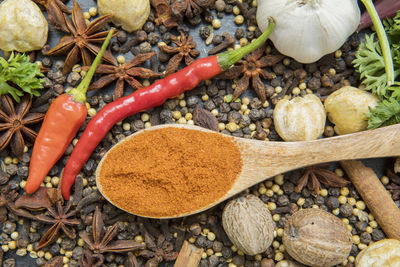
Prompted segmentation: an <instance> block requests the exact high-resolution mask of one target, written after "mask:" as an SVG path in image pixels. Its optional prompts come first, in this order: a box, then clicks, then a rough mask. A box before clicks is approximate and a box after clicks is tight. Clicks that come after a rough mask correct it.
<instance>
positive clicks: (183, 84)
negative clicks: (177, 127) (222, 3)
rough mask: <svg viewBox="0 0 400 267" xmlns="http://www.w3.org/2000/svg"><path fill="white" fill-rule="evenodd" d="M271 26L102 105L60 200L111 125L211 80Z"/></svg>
mask: <svg viewBox="0 0 400 267" xmlns="http://www.w3.org/2000/svg"><path fill="white" fill-rule="evenodd" d="M274 27H275V21H274V20H273V19H272V18H270V19H269V26H268V28H267V30H266V31H265V32H264V33H263V34H262V35H261V36H260V37H259V38H257V39H256V40H255V41H254V42H252V43H250V44H248V45H247V46H244V47H242V48H240V49H236V50H232V51H227V52H224V53H221V54H218V55H215V56H211V57H206V58H201V59H198V60H196V61H195V62H194V63H192V64H191V65H190V66H187V67H186V68H184V69H181V70H180V71H178V72H176V73H174V74H171V75H169V76H167V77H166V78H164V79H162V80H158V81H156V82H155V83H153V84H152V85H150V86H148V87H144V88H141V89H139V90H137V91H135V92H133V93H132V94H130V95H128V96H125V97H122V98H120V99H118V100H116V101H114V102H112V103H109V104H107V105H105V106H104V107H103V108H102V109H101V110H100V111H99V112H98V113H97V114H96V116H94V117H93V118H92V120H91V121H90V122H89V124H88V125H87V127H86V129H85V131H84V132H83V134H82V136H81V138H80V139H79V141H78V143H77V144H76V146H75V148H74V150H73V151H72V154H71V157H70V158H69V160H68V162H67V165H66V166H65V169H64V174H63V178H62V186H61V191H62V194H63V196H64V198H65V199H69V195H70V189H71V186H72V185H73V184H74V182H75V178H76V176H77V175H78V173H79V172H80V170H81V169H82V167H83V165H84V164H85V163H86V161H87V160H88V159H89V157H90V155H91V154H92V152H93V150H94V149H95V148H96V146H97V145H98V144H99V143H100V141H101V140H102V139H103V138H104V136H105V135H106V134H107V132H108V131H109V130H110V129H111V128H112V127H113V125H114V124H116V123H117V122H119V121H121V120H123V119H124V118H126V117H128V116H131V115H133V114H136V113H138V112H141V111H144V110H147V109H149V108H152V107H155V106H159V105H161V104H162V103H164V102H165V101H166V100H167V99H168V98H173V97H176V96H178V95H180V94H182V93H183V92H185V91H188V90H191V89H193V88H195V87H196V85H198V84H199V83H200V82H201V81H204V80H208V79H211V78H212V77H214V76H215V75H217V74H219V73H221V72H222V71H224V70H226V69H228V68H230V67H231V66H232V65H233V64H235V63H236V62H237V61H239V60H240V59H241V58H242V57H244V56H245V55H247V54H249V53H250V52H252V51H253V50H255V49H256V48H258V47H259V46H260V45H262V44H263V43H264V42H265V41H266V40H267V39H268V36H269V34H270V33H271V32H272V30H273V29H274Z"/></svg>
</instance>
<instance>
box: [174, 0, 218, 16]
mask: <svg viewBox="0 0 400 267" xmlns="http://www.w3.org/2000/svg"><path fill="white" fill-rule="evenodd" d="M214 2H215V0H171V11H172V14H173V15H174V16H176V17H178V18H179V19H182V18H183V17H184V16H186V17H187V18H193V17H196V16H198V15H200V13H201V12H202V11H203V9H205V8H208V7H212V6H213V5H214Z"/></svg>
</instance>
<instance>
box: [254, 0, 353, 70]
mask: <svg viewBox="0 0 400 267" xmlns="http://www.w3.org/2000/svg"><path fill="white" fill-rule="evenodd" d="M257 6H258V7H257V17H256V19H257V24H258V27H259V28H260V30H261V31H265V29H266V28H267V26H268V19H267V18H268V17H269V16H272V17H273V18H274V19H275V20H276V27H275V29H274V31H273V32H272V33H271V35H270V37H269V38H270V39H271V40H272V42H273V43H274V46H275V47H276V49H278V51H279V52H280V53H282V54H284V55H286V56H290V57H292V58H294V59H295V60H297V61H298V62H301V63H312V62H315V61H317V60H318V59H320V58H321V57H322V56H324V55H327V54H329V53H332V52H334V51H336V50H337V49H339V48H340V47H341V46H342V45H343V44H344V42H345V41H346V39H347V38H348V37H349V36H350V35H351V34H352V33H353V32H354V31H355V30H356V29H357V27H358V25H359V23H360V10H359V8H358V5H357V0H301V1H300V0H259V1H258V2H257Z"/></svg>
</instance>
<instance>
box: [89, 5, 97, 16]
mask: <svg viewBox="0 0 400 267" xmlns="http://www.w3.org/2000/svg"><path fill="white" fill-rule="evenodd" d="M89 14H90V16H92V17H95V16H97V8H96V7H91V8H89Z"/></svg>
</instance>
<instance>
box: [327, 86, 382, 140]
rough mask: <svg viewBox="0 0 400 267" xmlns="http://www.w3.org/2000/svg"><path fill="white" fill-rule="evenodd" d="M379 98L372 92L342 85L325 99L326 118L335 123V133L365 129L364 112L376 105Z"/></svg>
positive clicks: (347, 132) (365, 119) (366, 124)
mask: <svg viewBox="0 0 400 267" xmlns="http://www.w3.org/2000/svg"><path fill="white" fill-rule="evenodd" d="M378 101H379V99H378V98H377V97H376V96H374V95H373V94H371V93H369V92H366V91H364V90H360V89H358V88H355V87H351V86H344V87H342V88H340V89H339V90H337V91H335V92H333V93H332V94H330V95H329V96H328V97H327V98H326V100H325V110H326V113H327V114H328V119H329V120H330V121H331V122H332V123H333V124H335V127H334V129H335V132H336V133H337V134H349V133H355V132H359V131H363V130H366V129H367V127H368V121H367V117H366V116H365V114H366V113H368V112H369V108H373V107H375V106H376V104H377V102H378Z"/></svg>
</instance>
